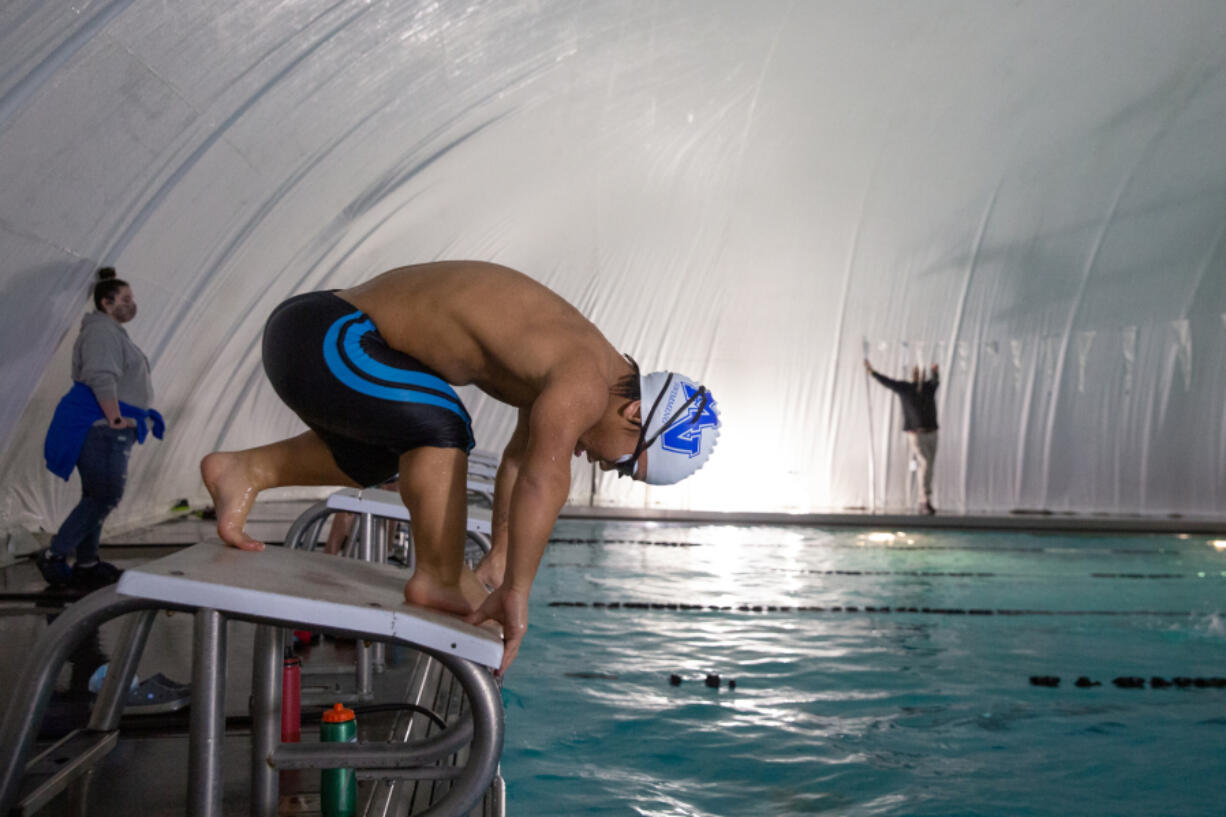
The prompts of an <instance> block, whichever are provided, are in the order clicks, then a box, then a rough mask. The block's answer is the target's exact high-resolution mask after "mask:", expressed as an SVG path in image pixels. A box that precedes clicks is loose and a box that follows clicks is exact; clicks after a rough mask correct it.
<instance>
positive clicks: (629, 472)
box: [613, 372, 711, 479]
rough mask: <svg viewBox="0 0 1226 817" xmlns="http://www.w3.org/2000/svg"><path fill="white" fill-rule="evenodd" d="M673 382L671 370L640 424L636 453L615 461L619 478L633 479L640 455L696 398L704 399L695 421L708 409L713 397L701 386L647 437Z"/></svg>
mask: <svg viewBox="0 0 1226 817" xmlns="http://www.w3.org/2000/svg"><path fill="white" fill-rule="evenodd" d="M672 382H673V375H672V373H671V372H670V373H669V375H668V377H667V378H665V379H664V386H663V387H662V388H661V389H660V393H659V394H657V395H656V399H655V402H653V403H652V404H651V411H649V412H648V413H647V418H646V419H645V420H643V422H642V424H641V425H640V426H639V438H638V442H636V443H635V444H634V453H633V454H627V455H626V456H624V457H621V458H620V459H618V460H617V461H616V462H614V463H613V465H614V466H615V467H616V469H617V476H618V479H620V478H621V477H630V478H631V479H633V478H634V468H635V466H636V465H638V461H639V456H640V455H641V454H642V453H643V452H644V451H646V450H647V449H648V448H651V447H652V446H653V445H655V442H656V440H658V439H660V435H661V434H663V433H664V432H665V431H668V430H669V429H670V428H672V427H673V426H675V425H677V423H678V422H679V421H680V420H681V418H682V417H683V416H684V415H685V412H686V409H688V408H689V407H690V405H691V404H692V403H693V402H694V401H695V400H699V399H701V400H702V402H701V403H699V405H698V411H697V412H696V413H695V414H694V418H695V421H697V419H698V418H699V417H701V416H702V413H703V411H704V410H705V409H706V407H707V403H708V402H709V401H710V399H711V398H710V396H709V394H708V392H707V387H706V386H699V387H698V390H697V391H696V392H694V393H693V394H691V395H690V396H689V398H688V399H686V401H685V402H684V403H682V404H681V407H680V408H678V409H677V410H676V411H675V412H673V416H672V417H669V418H668V420H667V421H666V422H665V423H664V424H663V425H661V426H660V430H659V431H657V432H656V433H655V434H654V435H652V438H651V439H650V440H649V439H647V429H648V427H650V426H651V421H652V420H653V419H655V416H656V409H658V408H659V407H660V401H661V400H663V399H664V395H666V394H668V387H669V384H671V383H672Z"/></svg>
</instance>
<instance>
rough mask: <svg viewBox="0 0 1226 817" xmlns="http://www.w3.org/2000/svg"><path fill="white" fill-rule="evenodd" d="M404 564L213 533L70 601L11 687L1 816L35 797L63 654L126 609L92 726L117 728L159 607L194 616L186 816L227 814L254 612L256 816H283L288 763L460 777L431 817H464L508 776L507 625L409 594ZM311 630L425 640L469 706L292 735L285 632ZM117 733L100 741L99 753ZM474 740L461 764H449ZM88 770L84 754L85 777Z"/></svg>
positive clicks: (0, 776)
mask: <svg viewBox="0 0 1226 817" xmlns="http://www.w3.org/2000/svg"><path fill="white" fill-rule="evenodd" d="M403 587H404V572H403V571H402V570H401V569H399V568H397V567H394V566H389V565H380V564H372V563H369V562H363V561H359V560H353V559H338V558H335V557H331V556H326V555H324V554H313V553H305V552H302V551H294V550H289V549H286V548H275V547H272V548H267V549H265V550H263V551H240V550H237V549H233V548H228V547H226V546H225V545H223V544H221V543H202V544H198V545H194V546H193V547H191V548H187V549H185V550H182V551H179V552H178V553H175V554H172V555H170V556H167V557H165V558H164V559H159V560H156V561H153V562H150V563H148V564H146V565H143V566H141V567H137V568H131V569H129V570H127V571H125V572H124V574H123V577H122V578H121V579H120V581H119V584H118V585H115V586H112V587H107V588H103V589H102V590H99V591H97V592H95V593H91V594H90V595H88V596H86V597H85V598H84V599H82V600H81V601H79V602H77V603H75V604H73V605H71V606H70V607H69V608H68V609H67V610H66V611H65V612H64V613H63V614H61V615H60V616H59V617H58V618H57V619H56V621H55V622H54V623H53V624H52V625H51V626H50V627H49V628H48V629H47V630H46V632H45V633H44V634H43V635H42V637H41V638H40V639H39V640H38V642H37V643H36V644H35V647H34V650H33V653H32V654H31V655H30V656H29V659H28V661H27V662H26V665H25V667H24V669H23V671H22V674H21V677H20V678H19V679H18V681H17V683H16V684H15V685H14V686H13V687H12V689H11V690H10V694H9V695H8V706H7V709H6V711H5V714H4V719H3V721H2V722H0V814H8V813H9V812H10V809H12V808H14V807H17V808H18V809H19V811H20V812H21V813H26V812H27V806H28V805H33V802H34V800H33V798H34V797H35V796H38V797H46V796H47V795H46V793H45V792H44V793H41V794H40V793H38V792H34V793H33V794H30V795H25V796H22V794H21V784H22V781H23V778H24V776H25V774H26V771H27V761H28V759H29V755H30V750H31V748H32V746H33V743H34V738H35V735H36V734H37V731H38V727H39V724H40V723H41V722H42V716H43V713H44V712H45V711H46V708H47V703H48V700H49V698H50V695H51V690H52V689H53V688H54V686H55V678H56V677H57V676H58V674H59V672H60V670H61V668H62V666H63V664H64V662H65V661H66V660H67V658H68V657H69V656H70V655H71V653H72V651H73V650H74V649H75V648H76V647H77V646H78V645H79V644H80V643H81V642H82V641H84V639H86V638H87V637H89V636H90V635H92V633H94V632H95V631H96V630H97V628H98V627H99V626H100V625H101V624H103V623H105V622H106V621H109V620H110V619H113V618H116V617H118V616H120V615H123V614H125V613H131V612H140V613H141V615H139V616H137V617H135V618H134V619H132V620H131V622H132V623H131V624H130V626H129V628H128V630H129V635H128V636H126V637H125V640H124V643H123V644H122V645H121V647H120V649H119V651H118V655H117V657H116V659H115V660H114V662H113V663H114V667H113V671H112V672H109V673H107V678H106V681H105V682H104V685H103V688H102V691H101V693H100V694H99V698H98V703H97V704H96V706H95V710H94V713H93V716H92V718H91V721H90V731H92V732H94V733H97V734H102V735H103V736H104V737H105V736H106V735H105V733H110V732H115V733H116V734H117V730H118V722H119V716H120V715H121V714H122V707H123V703H122V701H123V692H124V691H125V690H126V688H127V685H128V684H129V683H130V681H131V678H132V676H133V673H134V672H135V670H136V666H137V664H138V663H139V659H140V651H141V649H143V645H144V636H145V635H146V634H147V633H148V626H149V622H150V621H151V616H152V615H153V613H154V611H156V610H159V609H170V610H184V611H190V612H194V614H195V636H194V643H193V650H192V656H193V658H192V708H191V732H190V737H189V744H188V775H187V792H188V796H187V802H188V813H190V814H193V815H199V817H221V815H222V793H223V791H224V781H223V779H222V768H223V764H222V749H223V744H224V727H225V717H224V715H225V688H226V626H225V625H226V620H227V619H238V620H243V621H250V622H254V623H256V624H257V625H259V626H258V627H257V629H256V639H255V642H256V650H255V654H254V656H253V658H254V660H253V670H252V736H251V744H252V757H251V767H250V768H251V813H252V814H253V815H259V816H260V817H273V815H275V814H276V813H277V806H278V772H279V771H280V770H282V769H296V768H297V769H300V768H354V769H359V770H362V769H365V770H367V771H368V772H369V773H370V774H371V775H372V776H376V777H380V776H389V777H397V776H399V777H404V776H406V775H408V776H412V777H426V778H430V777H439V778H443V777H446V778H450V779H451V780H452V786H451V788H450V790H449V791H448V792H447V794H445V795H444V796H443V798H442V799H441V800H440V801H438V802H436V803H435V804H434V805H433V807H432V808H431V810H430V813H431V814H438V815H461V814H466V813H468V811H469V809H470V808H471V807H472V806H473V805H474V804H475V803H476V802H477V801H478V800H479V799H480V798H481V796H482V795H483V793H484V792H485V790H486V789H487V788H488V787H489V786H490V783H491V781H492V780H493V779H494V776H495V775H496V774H497V769H498V759H499V756H500V755H501V753H502V740H503V713H502V705H501V694H500V692H499V690H498V686H497V684H496V682H495V680H494V678H493V676H492V674H491V673H490V672H489V671H488V670H487V669H485V667H491V666H497V665H498V663H499V662H500V661H501V658H502V642H501V638H500V637H499V635H498V634H496V633H494V632H492V631H490V630H487V629H484V628H479V627H473V626H471V625H468V624H465V623H464V622H462V621H460V620H459V619H457V618H454V617H451V616H447V615H445V614H441V613H436V612H434V611H431V610H426V609H423V608H419V607H413V606H410V605H408V604H406V603H405V602H404V597H403ZM303 626H307V627H311V628H314V629H318V630H322V631H325V632H330V633H334V634H337V635H342V636H349V637H354V638H359V639H371V640H374V641H380V642H388V641H394V642H402V643H405V644H409V645H412V646H414V647H417V648H419V649H423V650H425V651H426V652H428V653H429V654H431V655H433V656H434V657H435V658H436V659H437V660H438V661H439V662H440V663H441V664H443V665H444V666H445V667H447V668H448V669H449V670H450V671H451V673H452V674H453V675H454V676H455V678H456V680H457V681H458V682H459V684H460V686H461V688H462V689H463V690H464V694H465V697H466V698H467V700H468V704H469V706H468V714H467V715H466V716H465V717H464V718H462V719H461V721H460V722H457V723H455V724H452V725H449V726H448V728H447V729H446V730H444V731H443V732H442V733H441V734H440V735H437V736H434V737H429V738H426V739H424V740H421V741H417V742H414V743H403V744H397V743H385V742H378V743H356V744H355V743H335V744H329V743H320V744H300V743H294V744H282V743H281V742H280V719H281V664H282V646H283V645H282V640H283V634H284V629H285V628H298V627H303ZM111 745H113V741H108V742H97V741H95V742H94V743H93V746H94V749H93V750H92V755H91V756H90V760H89V763H92V762H94V761H96V759H97V758H98V757H100V756H102V755H104V754H105V753H106V751H108V750H109V749H110V746H111ZM465 745H467V746H468V761H467V764H466V765H465V766H464V767H462V768H461V769H459V770H458V774H457V773H456V770H454V769H447V768H444V767H443V766H442V765H441V763H440V761H442V760H444V759H445V758H448V757H450V756H451V755H452V754H454V753H455V752H456V751H457V750H458V749H461V748H463V746H465ZM87 772H88V767H87V764H86V763H84V762H82V763H78V764H77V766H76V768H75V769H74V773H75V774H77V775H81V774H85V773H87Z"/></svg>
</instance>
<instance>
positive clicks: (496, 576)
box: [475, 550, 507, 590]
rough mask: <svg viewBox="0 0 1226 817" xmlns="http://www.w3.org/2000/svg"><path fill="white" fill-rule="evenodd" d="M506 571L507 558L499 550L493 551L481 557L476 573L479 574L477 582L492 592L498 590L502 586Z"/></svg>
mask: <svg viewBox="0 0 1226 817" xmlns="http://www.w3.org/2000/svg"><path fill="white" fill-rule="evenodd" d="M506 570H507V562H506V557H505V556H504V555H503V554H502V553H501V552H499V551H497V550H491V551H490V552H489V553H487V554H485V556H483V557H481V561H480V562H479V563H478V564H477V568H476V571H475V572H476V574H477V581H479V582H481V584H483V585H485V586H486V587H488V588H490V589H491V590H497V589H498V588H499V587H500V586H502V577H503V575H504V574H505V573H506Z"/></svg>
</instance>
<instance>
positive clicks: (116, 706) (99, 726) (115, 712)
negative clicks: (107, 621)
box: [89, 610, 157, 732]
mask: <svg viewBox="0 0 1226 817" xmlns="http://www.w3.org/2000/svg"><path fill="white" fill-rule="evenodd" d="M156 616H157V610H142V611H141V612H139V613H133V614H132V616H131V618H129V619H128V622H127V624H126V625H125V626H124V630H123V638H122V640H121V641H120V642H119V643H120V647H119V654H118V655H116V656H115V657H114V658H112V659H111V665H110V666H109V667H107V670H106V680H105V681H103V683H102V690H101V691H100V692H99V693H98V700H97V701H96V702H95V703H94V711H93V712H92V713H90V718H89V728H90V729H92V730H94V731H95V732H110V731H111V730H113V729H118V728H119V718H120V716H121V715H123V705H124V702H125V701H126V700H127V698H128V687H130V686H131V685H132V679H133V678H134V677H135V676H136V668H137V666H138V665H139V664H140V657H141V653H143V652H144V651H145V642H146V641H147V640H148V638H149V630H150V628H151V627H153V619H154V618H155V617H156Z"/></svg>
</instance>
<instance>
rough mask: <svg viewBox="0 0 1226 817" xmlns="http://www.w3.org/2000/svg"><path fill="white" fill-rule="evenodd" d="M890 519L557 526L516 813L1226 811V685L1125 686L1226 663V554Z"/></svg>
mask: <svg viewBox="0 0 1226 817" xmlns="http://www.w3.org/2000/svg"><path fill="white" fill-rule="evenodd" d="M895 533H896V534H899V533H901V535H896V537H895V538H894V539H893V540H891V541H873V540H870V539H867V538H866V537H865V536H864V534H862V533H861V532H855V531H848V532H833V533H832V532H828V531H820V530H813V529H800V528H765V527H723V526H684V525H658V526H655V527H653V528H652V529H650V530H645V529H639V528H636V527H635V526H631V525H624V524H618V525H596V524H592V523H566V524H564V525H561V526H559V529H558V531H557V534H556V535H557V537H558V538H559V539H560V540H563V541H559V542H557V543H555V544H553V545H551V547H550V549H549V551H548V552H547V554H546V557H545V562H544V565H543V567H542V569H541V573H540V576H539V578H538V580H537V584H536V587H535V588H534V594H533V608H532V620H531V627H530V630H529V632H528V637H527V639H526V640H525V642H524V647H523V649H522V651H521V653H520V657H519V660H518V661H517V663H516V665H515V667H514V668H513V669H512V670H511V672H510V673H509V675H508V678H507V681H506V687H505V689H504V696H505V699H506V704H507V727H508V731H507V743H506V749H505V752H504V757H503V774H504V776H505V778H506V779H507V785H508V801H509V802H508V813H511V814H531V815H545V816H547V815H574V814H610V815H614V814H616V815H623V814H624V815H647V814H651V815H727V816H730V815H793V814H796V815H800V814H820V813H829V814H849V815H877V814H880V815H911V814H917V815H920V814H931V815H945V814H1006V813H1007V814H1033V815H1064V814H1067V813H1069V811H1068V805H1069V803H1071V802H1072V803H1076V804H1077V810H1076V811H1077V813H1079V814H1087V815H1092V814H1103V815H1106V814H1137V815H1142V814H1144V815H1149V814H1158V813H1179V814H1212V813H1219V811H1218V809H1219V806H1220V803H1219V802H1218V800H1217V797H1218V795H1219V794H1220V789H1219V790H1216V791H1215V789H1214V786H1215V783H1214V781H1217V780H1220V779H1221V778H1222V773H1223V772H1224V771H1226V761H1223V760H1222V755H1221V753H1220V746H1221V745H1222V740H1223V738H1224V737H1226V719H1223V718H1222V717H1221V714H1220V713H1221V711H1222V707H1223V704H1226V690H1215V689H1203V690H1182V691H1175V690H1157V689H1144V690H1123V689H1118V688H1116V687H1114V686H1113V685H1112V684H1111V683H1110V681H1111V679H1112V678H1113V677H1116V676H1121V675H1138V676H1142V677H1146V678H1148V677H1149V676H1151V675H1167V676H1173V675H1188V676H1211V675H1216V676H1221V675H1226V633H1224V632H1223V627H1222V624H1221V616H1220V614H1219V611H1220V607H1221V599H1222V598H1223V590H1224V589H1226V582H1224V581H1223V577H1222V575H1221V574H1222V570H1223V569H1226V554H1223V553H1222V552H1221V551H1218V550H1216V549H1214V548H1211V547H1207V546H1206V545H1205V542H1204V541H1200V540H1196V539H1195V538H1194V537H1193V538H1191V539H1189V540H1180V539H1177V538H1175V537H1129V538H1122V539H1121V538H1114V537H1085V538H1057V537H1052V536H1029V535H1025V534H991V535H984V534H965V533H959V534H946V535H942V534H933V533H930V532H924V533H908V532H895ZM1123 574H1128V575H1131V576H1142V577H1143V578H1124V577H1121V576H1122V575H1123ZM1201 574H1204V575H1203V576H1202V575H1201ZM1112 575H1114V576H1116V577H1115V578H1111V577H1110V576H1112ZM1147 577H1155V578H1147ZM558 601H567V602H584V603H587V604H588V605H589V606H587V607H556V606H550V602H558ZM598 601H599V602H604V603H606V604H607V603H613V602H617V603H621V604H625V603H628V602H631V603H648V604H651V603H656V604H661V603H662V604H668V603H672V604H676V605H681V604H700V605H703V607H704V608H706V607H707V606H709V605H716V606H729V607H732V608H734V609H732V610H728V611H712V610H709V609H702V610H679V609H678V610H667V609H647V610H643V609H625V608H620V609H607V608H594V607H591V606H590V604H591V603H592V602H598ZM740 605H759V606H763V607H768V606H770V605H775V606H790V607H793V608H794V607H797V606H821V607H824V608H825V609H826V612H812V611H810V612H798V611H795V610H792V611H788V612H784V611H779V610H777V611H775V612H766V611H764V612H761V613H753V612H742V611H740V610H737V609H735V608H737V607H738V606H740ZM869 605H872V606H889V607H891V608H892V609H893V610H896V609H897V608H900V607H908V608H909V607H915V608H930V609H937V610H963V611H964V610H966V609H970V608H978V609H987V610H992V611H999V610H1012V611H1027V614H1025V615H999V614H998V615H991V616H986V615H985V616H970V615H966V614H935V613H934V614H927V615H925V614H919V613H900V612H891V613H889V614H884V613H878V614H870V613H867V612H864V610H863V608H864V607H865V606H869ZM835 606H839V607H847V606H855V607H858V608H860V609H859V610H857V611H856V612H854V613H848V612H839V613H834V612H829V609H830V608H831V607H835ZM1070 611H1074V612H1075V611H1082V612H1084V611H1098V612H1100V613H1102V612H1111V613H1115V614H1116V615H1093V616H1090V615H1061V614H1060V613H1067V612H1070ZM1139 611H1157V612H1180V613H1181V615H1178V616H1166V615H1150V614H1140V615H1138V614H1137V613H1138V612H1139ZM568 673H570V675H568ZM674 673H675V674H678V675H680V676H682V677H683V678H684V681H683V683H682V684H681V686H676V687H674V686H670V685H669V682H668V678H669V675H670V674H674ZM708 673H718V674H719V675H720V676H721V679H722V682H723V683H722V685H721V688H720V689H718V690H717V689H710V688H707V687H706V686H704V684H703V679H704V678H705V677H706V675H707V674H708ZM585 674H586V675H589V676H590V675H592V674H596V675H598V676H599V677H575V676H583V675H585ZM1030 675H1059V676H1061V678H1062V679H1063V680H1062V683H1061V685H1060V687H1058V688H1056V689H1047V688H1040V687H1035V686H1032V685H1031V684H1030V683H1029V680H1028V679H1029V676H1030ZM1079 675H1086V676H1090V677H1093V678H1094V679H1096V680H1098V681H1100V682H1102V684H1103V685H1102V686H1101V687H1095V688H1092V689H1077V688H1076V687H1074V686H1073V681H1074V680H1075V679H1076V678H1077V676H1079ZM730 679H735V680H736V681H737V688H736V689H735V690H729V689H728V686H727V682H728V680H730ZM1174 780H1183V781H1185V782H1183V783H1181V784H1180V785H1179V786H1178V787H1176V786H1175V784H1173V783H1172V782H1170V781H1174Z"/></svg>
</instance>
